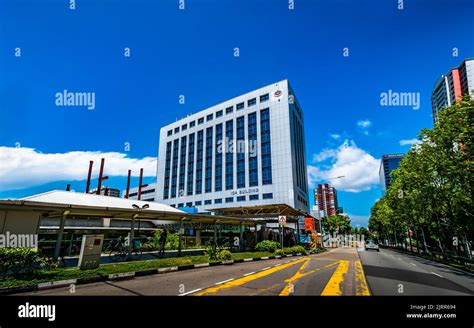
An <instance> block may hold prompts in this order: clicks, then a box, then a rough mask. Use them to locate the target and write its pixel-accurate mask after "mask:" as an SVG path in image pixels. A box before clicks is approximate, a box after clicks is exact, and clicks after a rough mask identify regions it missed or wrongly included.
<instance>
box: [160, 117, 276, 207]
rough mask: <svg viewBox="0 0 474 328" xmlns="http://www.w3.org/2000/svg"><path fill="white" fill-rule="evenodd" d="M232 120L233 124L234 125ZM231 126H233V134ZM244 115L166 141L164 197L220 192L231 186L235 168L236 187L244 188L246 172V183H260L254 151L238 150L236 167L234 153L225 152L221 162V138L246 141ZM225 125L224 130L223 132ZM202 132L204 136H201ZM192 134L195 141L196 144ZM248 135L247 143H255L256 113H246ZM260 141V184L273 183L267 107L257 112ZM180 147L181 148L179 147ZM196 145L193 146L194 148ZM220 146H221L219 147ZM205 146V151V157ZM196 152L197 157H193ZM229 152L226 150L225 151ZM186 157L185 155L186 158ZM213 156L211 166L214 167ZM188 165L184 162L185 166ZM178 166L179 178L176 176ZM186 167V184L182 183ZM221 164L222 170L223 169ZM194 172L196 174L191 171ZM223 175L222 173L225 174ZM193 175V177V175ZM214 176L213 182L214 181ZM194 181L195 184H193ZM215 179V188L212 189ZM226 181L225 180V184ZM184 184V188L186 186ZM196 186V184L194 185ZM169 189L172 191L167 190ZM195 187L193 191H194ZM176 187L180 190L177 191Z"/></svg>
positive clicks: (232, 187) (250, 185)
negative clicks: (258, 113) (226, 153)
mask: <svg viewBox="0 0 474 328" xmlns="http://www.w3.org/2000/svg"><path fill="white" fill-rule="evenodd" d="M234 122H235V124H234ZM234 125H235V126H236V129H235V135H234ZM245 125H246V124H245V116H240V117H238V118H236V119H235V120H234V119H232V120H229V121H226V122H225V125H224V124H223V123H219V124H217V125H215V126H211V127H208V128H206V129H205V130H200V131H198V132H197V133H192V134H190V135H188V136H183V137H181V139H175V140H173V141H169V142H168V143H167V144H166V157H165V178H164V188H163V199H168V198H176V197H177V196H180V197H181V196H184V194H186V195H193V194H196V195H199V194H202V193H203V181H204V192H205V193H210V192H213V191H215V192H219V191H222V190H223V184H224V185H225V190H232V189H234V187H235V186H234V170H235V171H236V172H235V173H236V178H237V179H236V180H237V188H245V187H246V175H247V174H248V186H249V187H255V186H258V185H259V180H258V158H257V156H255V154H251V153H250V152H246V151H239V152H238V153H237V155H236V163H235V164H236V165H235V166H236V167H235V169H234V154H233V153H230V154H231V156H229V155H226V157H225V165H224V161H223V154H222V153H223V152H226V149H225V148H224V149H222V140H223V136H224V133H225V137H226V138H228V140H234V136H235V138H236V140H237V144H239V142H242V143H243V144H244V143H245V141H246V134H245V130H246V129H245ZM224 126H225V131H224ZM204 132H205V135H204ZM195 135H197V141H196V143H195ZM247 138H248V140H249V141H250V142H255V143H256V142H257V112H253V113H250V114H248V115H247ZM260 140H261V162H262V166H261V173H262V181H261V184H262V185H268V184H272V160H271V137H270V109H269V108H265V109H262V110H261V111H260ZM179 146H181V147H179ZM195 146H196V147H195ZM219 147H221V149H219ZM204 149H205V151H206V153H205V157H204ZM194 152H196V160H195V161H194V157H195V154H194ZM228 154H229V153H228ZM186 156H187V158H186ZM246 156H247V157H248V158H247V159H248V166H249V167H248V168H246ZM213 159H214V166H213ZM186 164H187V165H186ZM178 166H179V177H178ZM186 166H187V183H186V182H185V177H186ZM223 166H224V168H225V171H223ZM194 172H195V173H194ZM224 174H225V175H224ZM194 175H195V176H194ZM213 179H214V181H213ZM193 180H195V184H193V182H194V181H193ZM213 182H214V190H212V188H213ZM224 182H225V183H224ZM185 183H186V189H185ZM194 186H195V187H194ZM170 188H171V190H170ZM193 189H194V190H193ZM178 190H179V192H178ZM170 191H171V194H170Z"/></svg>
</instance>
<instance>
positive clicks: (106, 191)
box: [89, 186, 120, 197]
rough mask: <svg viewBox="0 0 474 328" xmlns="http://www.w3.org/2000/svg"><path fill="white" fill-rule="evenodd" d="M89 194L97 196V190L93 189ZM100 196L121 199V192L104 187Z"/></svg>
mask: <svg viewBox="0 0 474 328" xmlns="http://www.w3.org/2000/svg"><path fill="white" fill-rule="evenodd" d="M89 194H97V188H94V189H91V190H90V191H89ZM100 195H104V196H110V197H120V190H119V189H117V188H110V187H107V186H102V187H101V188H100Z"/></svg>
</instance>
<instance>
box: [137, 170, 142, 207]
mask: <svg viewBox="0 0 474 328" xmlns="http://www.w3.org/2000/svg"><path fill="white" fill-rule="evenodd" d="M142 184H143V169H140V181H139V182H138V197H137V199H138V200H141V199H142Z"/></svg>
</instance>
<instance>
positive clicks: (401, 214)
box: [369, 97, 474, 256]
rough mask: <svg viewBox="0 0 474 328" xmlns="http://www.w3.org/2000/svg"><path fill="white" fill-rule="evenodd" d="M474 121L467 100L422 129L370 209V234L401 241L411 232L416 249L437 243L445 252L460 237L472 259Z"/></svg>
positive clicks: (472, 108) (472, 102) (473, 102)
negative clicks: (429, 126) (473, 148)
mask: <svg viewBox="0 0 474 328" xmlns="http://www.w3.org/2000/svg"><path fill="white" fill-rule="evenodd" d="M473 117H474V100H472V99H469V97H466V98H464V99H463V100H462V101H459V102H457V103H456V104H455V105H454V106H451V107H448V108H445V109H443V110H442V111H441V112H440V113H439V121H438V122H437V123H436V124H435V126H434V128H433V129H423V130H422V131H421V133H420V135H419V140H420V144H418V145H415V146H413V147H412V148H411V149H410V151H409V152H408V154H407V155H406V156H405V157H404V158H403V159H402V161H401V162H400V165H399V167H398V168H397V169H396V170H394V171H393V172H392V176H391V177H392V184H391V186H390V188H389V189H388V190H387V191H386V193H385V195H384V196H383V197H382V198H381V199H380V200H379V201H378V202H377V203H376V204H375V205H374V206H373V207H372V210H371V216H370V220H369V230H370V232H371V233H374V234H375V235H377V236H379V237H380V238H382V239H388V240H390V241H391V242H393V241H398V242H399V239H403V240H405V237H406V236H407V231H408V230H411V231H413V233H414V238H415V240H416V244H417V245H418V246H420V247H423V248H424V249H425V250H427V247H426V244H431V245H433V244H434V245H436V246H438V247H439V248H440V249H441V250H442V251H443V252H444V251H445V249H451V250H453V243H452V239H453V237H456V238H458V239H459V242H460V244H462V245H463V246H464V247H463V249H464V251H465V252H466V255H467V256H470V252H469V249H470V244H472V240H473V233H474V220H473V201H472V195H473V190H472V186H473V181H474V176H473V156H472V155H473V154H472V145H473V124H472V121H473ZM410 242H411V240H410ZM454 250H457V248H456V247H454Z"/></svg>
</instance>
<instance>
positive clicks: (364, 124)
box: [357, 120, 372, 136]
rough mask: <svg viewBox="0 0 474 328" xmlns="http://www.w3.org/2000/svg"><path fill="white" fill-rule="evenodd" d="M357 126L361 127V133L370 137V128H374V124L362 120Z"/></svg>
mask: <svg viewBox="0 0 474 328" xmlns="http://www.w3.org/2000/svg"><path fill="white" fill-rule="evenodd" d="M357 126H358V127H359V129H360V131H361V132H362V133H363V134H364V135H366V136H368V135H369V128H370V127H371V126H372V122H370V121H369V120H362V121H358V122H357Z"/></svg>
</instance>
